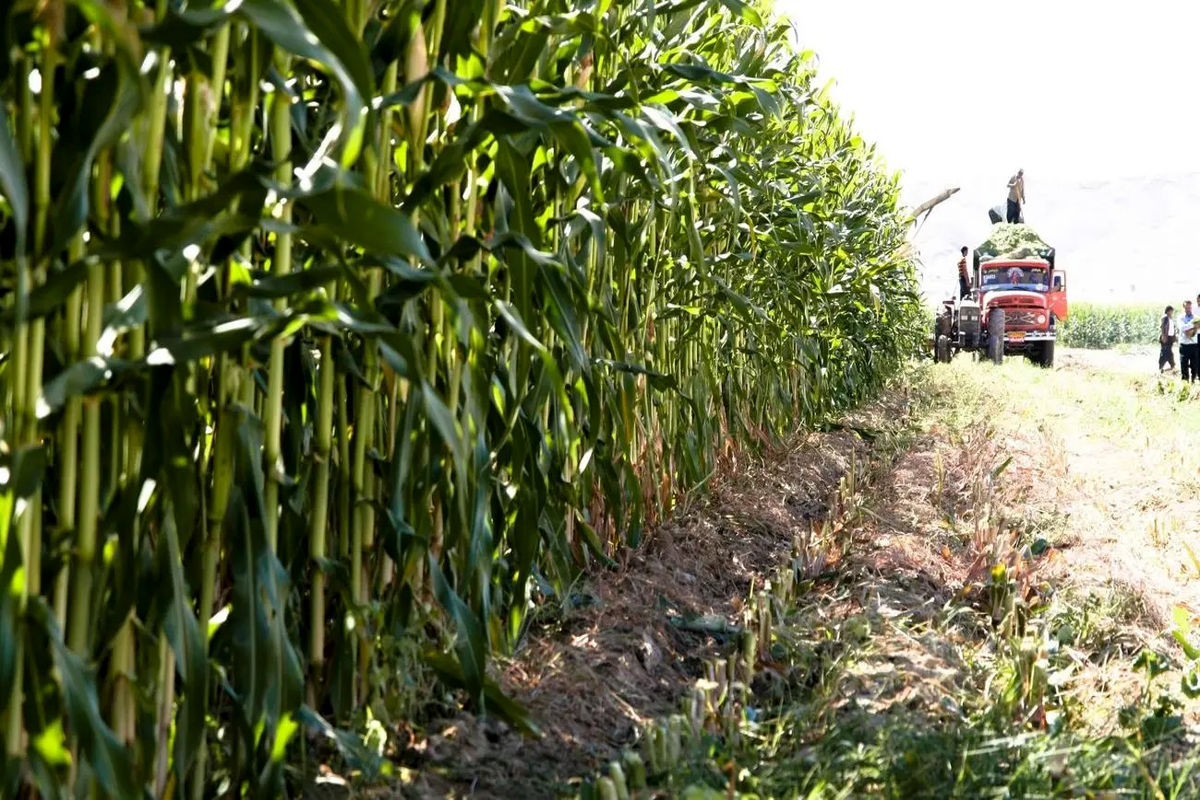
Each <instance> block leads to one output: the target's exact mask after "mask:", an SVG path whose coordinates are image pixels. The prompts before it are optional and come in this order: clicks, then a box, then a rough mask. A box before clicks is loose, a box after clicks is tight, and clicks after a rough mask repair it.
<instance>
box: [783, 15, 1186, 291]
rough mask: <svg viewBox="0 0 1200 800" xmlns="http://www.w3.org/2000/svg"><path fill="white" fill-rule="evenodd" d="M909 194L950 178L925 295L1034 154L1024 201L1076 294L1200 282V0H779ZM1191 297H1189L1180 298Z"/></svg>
mask: <svg viewBox="0 0 1200 800" xmlns="http://www.w3.org/2000/svg"><path fill="white" fill-rule="evenodd" d="M775 6H776V10H777V11H778V12H779V13H780V14H786V15H787V16H789V17H790V18H791V19H792V20H793V22H794V24H795V27H796V35H797V38H798V41H799V44H800V46H801V47H802V48H804V49H811V50H814V51H816V53H817V55H818V58H819V59H820V64H821V71H822V73H823V78H822V80H824V79H827V78H833V79H834V80H835V84H834V90H833V91H834V96H835V98H836V99H837V100H838V101H839V103H840V104H841V105H842V106H843V109H844V110H845V111H846V112H848V113H850V114H852V115H853V117H854V118H855V121H856V127H857V128H858V131H859V133H861V134H862V135H863V136H864V137H865V138H866V139H867V140H869V141H873V142H875V143H876V144H877V146H878V150H879V152H880V154H881V155H882V156H883V157H884V159H885V160H886V162H887V165H888V166H889V167H890V168H892V169H897V170H900V171H901V172H902V174H903V180H904V199H905V201H906V203H907V204H909V205H916V204H917V203H920V202H922V201H923V200H926V199H928V198H930V197H932V196H933V195H935V194H937V193H938V192H940V191H941V190H943V189H946V188H949V187H951V186H958V187H961V189H962V192H961V193H960V194H959V195H957V196H956V197H954V198H952V199H951V200H950V201H948V202H947V203H945V204H943V205H942V206H940V207H939V208H938V209H936V210H935V211H934V212H933V214H932V216H931V217H930V218H929V221H928V223H927V224H926V225H925V227H923V228H922V229H921V230H920V232H919V234H918V235H917V236H916V239H915V241H916V244H917V246H918V248H919V249H920V251H921V253H922V256H923V260H924V262H925V270H924V274H923V283H924V285H925V289H926V293H927V296H931V299H932V296H934V295H940V294H941V293H942V292H943V291H948V290H950V289H952V287H953V283H954V276H953V263H954V260H955V259H957V250H958V247H959V246H960V245H963V244H967V245H971V246H974V245H975V244H977V243H978V242H980V241H982V240H983V239H984V238H985V237H986V234H987V228H988V222H987V216H986V212H987V209H988V208H989V207H991V206H994V205H997V204H1001V203H1003V202H1004V197H1005V192H1006V190H1005V183H1006V182H1007V180H1008V177H1009V176H1010V175H1011V174H1012V173H1013V172H1015V171H1016V169H1017V168H1018V167H1023V168H1024V169H1025V176H1026V190H1027V195H1028V206H1027V209H1026V219H1027V221H1029V222H1030V223H1031V224H1033V225H1034V227H1035V228H1037V230H1038V232H1039V233H1041V234H1042V236H1043V238H1044V239H1046V241H1048V242H1050V243H1051V244H1053V245H1055V246H1056V247H1057V248H1058V251H1059V263H1060V266H1063V267H1064V268H1067V269H1068V271H1070V272H1071V275H1072V276H1073V282H1072V283H1071V286H1072V288H1071V293H1072V296H1073V297H1075V298H1076V299H1088V300H1098V301H1111V302H1118V301H1127V300H1136V301H1141V302H1145V301H1150V300H1153V301H1154V302H1159V301H1160V300H1161V298H1162V296H1164V295H1166V296H1167V297H1168V299H1182V297H1183V296H1184V294H1181V293H1182V292H1186V296H1189V297H1190V296H1193V293H1194V290H1195V288H1197V287H1200V270H1197V269H1196V265H1195V262H1194V258H1193V253H1194V251H1195V249H1196V245H1195V242H1196V235H1195V231H1196V229H1197V220H1200V102H1198V101H1197V89H1198V87H1200V46H1197V43H1196V42H1197V37H1198V36H1200V2H1195V0H1138V1H1137V2H1117V1H1116V0H1098V1H1095V2H1084V0H1008V2H1003V1H1002V0H996V1H994V2H982V0H908V1H907V2H903V1H902V0H822V2H816V0H775ZM1176 305H1178V303H1176Z"/></svg>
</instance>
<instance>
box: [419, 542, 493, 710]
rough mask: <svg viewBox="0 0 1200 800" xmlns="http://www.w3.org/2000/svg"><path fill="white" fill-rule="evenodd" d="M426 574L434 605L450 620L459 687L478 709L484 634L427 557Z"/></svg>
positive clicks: (485, 647)
mask: <svg viewBox="0 0 1200 800" xmlns="http://www.w3.org/2000/svg"><path fill="white" fill-rule="evenodd" d="M428 564H429V575H430V577H431V578H432V579H433V594H434V596H435V597H436V598H437V600H438V603H440V604H441V606H442V608H444V609H445V610H446V613H447V614H449V615H450V617H451V619H453V620H454V625H455V634H454V650H455V652H456V653H457V655H458V668H459V674H460V675H461V678H462V685H463V688H465V689H466V690H467V691H468V692H469V693H470V695H471V697H472V698H473V699H474V700H475V703H476V704H477V705H478V706H479V707H480V708H485V707H486V706H485V685H486V677H487V676H486V675H485V674H484V663H485V662H486V661H487V650H488V641H487V633H486V629H485V628H484V626H483V624H482V623H481V622H480V620H479V617H478V616H476V614H475V612H474V611H472V610H471V609H470V608H469V607H468V606H467V604H466V603H464V602H463V600H462V598H461V597H459V595H458V594H457V593H456V592H455V591H454V589H453V588H452V587H451V586H450V584H449V583H448V582H447V581H446V575H445V573H443V572H442V568H441V566H440V565H439V564H438V563H437V560H436V559H435V558H434V557H433V555H432V554H431V555H430V556H429V559H428Z"/></svg>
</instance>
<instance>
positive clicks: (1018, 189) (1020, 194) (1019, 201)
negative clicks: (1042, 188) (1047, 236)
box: [1007, 169, 1025, 224]
mask: <svg viewBox="0 0 1200 800" xmlns="http://www.w3.org/2000/svg"><path fill="white" fill-rule="evenodd" d="M1024 205H1025V170H1024V169H1019V170H1017V174H1016V175H1013V176H1012V177H1011V178H1009V179H1008V215H1007V216H1008V222H1009V223H1012V224H1015V223H1018V222H1020V221H1021V208H1022V206H1024Z"/></svg>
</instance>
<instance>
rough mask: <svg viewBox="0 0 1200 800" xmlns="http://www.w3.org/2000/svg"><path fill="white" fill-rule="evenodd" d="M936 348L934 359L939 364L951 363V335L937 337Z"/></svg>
mask: <svg viewBox="0 0 1200 800" xmlns="http://www.w3.org/2000/svg"><path fill="white" fill-rule="evenodd" d="M935 348H936V349H935V351H934V357H933V360H934V361H936V362H938V363H939V364H949V363H950V337H949V336H939V337H938V338H937V344H936V345H935Z"/></svg>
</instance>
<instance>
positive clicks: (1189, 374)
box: [1179, 300, 1200, 381]
mask: <svg viewBox="0 0 1200 800" xmlns="http://www.w3.org/2000/svg"><path fill="white" fill-rule="evenodd" d="M1197 329H1200V319H1197V318H1196V317H1195V316H1194V315H1193V314H1192V301H1191V300H1184V301H1183V316H1182V317H1181V318H1180V320H1179V377H1180V378H1182V379H1183V380H1185V381H1194V380H1197V379H1200V375H1198V374H1197V371H1198V369H1200V364H1197V363H1196V346H1197V345H1196V332H1197Z"/></svg>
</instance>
